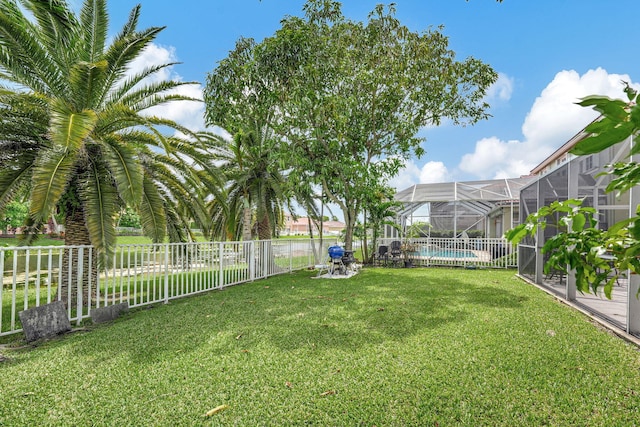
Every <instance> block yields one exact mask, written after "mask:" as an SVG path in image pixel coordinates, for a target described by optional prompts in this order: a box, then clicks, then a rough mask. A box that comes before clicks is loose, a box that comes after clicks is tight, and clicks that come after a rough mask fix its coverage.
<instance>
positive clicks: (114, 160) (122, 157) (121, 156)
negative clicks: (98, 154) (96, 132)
mask: <svg viewBox="0 0 640 427" xmlns="http://www.w3.org/2000/svg"><path fill="white" fill-rule="evenodd" d="M105 142H106V144H104V145H103V147H104V151H103V152H104V156H105V160H106V161H107V163H108V164H109V169H110V172H111V175H112V176H113V179H114V180H115V182H116V186H117V188H118V193H119V195H120V197H121V198H122V200H124V201H125V203H127V204H128V205H129V206H131V207H134V208H137V206H139V204H140V201H141V200H142V189H143V184H142V181H143V171H142V167H141V165H140V164H139V163H138V161H137V159H138V156H137V155H136V152H135V151H134V150H133V149H132V148H130V147H128V146H127V145H126V142H125V141H123V140H122V138H121V137H118V136H115V135H112V136H111V137H109V138H107V139H105Z"/></svg>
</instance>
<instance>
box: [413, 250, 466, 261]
mask: <svg viewBox="0 0 640 427" xmlns="http://www.w3.org/2000/svg"><path fill="white" fill-rule="evenodd" d="M420 255H421V256H426V257H434V258H435V257H437V258H456V259H458V258H477V256H476V254H474V253H473V252H471V251H465V250H460V249H427V248H424V249H422V250H421V251H420Z"/></svg>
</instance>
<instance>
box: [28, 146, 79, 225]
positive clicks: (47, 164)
mask: <svg viewBox="0 0 640 427" xmlns="http://www.w3.org/2000/svg"><path fill="white" fill-rule="evenodd" d="M76 157H77V151H68V150H65V149H62V148H60V147H58V148H54V149H52V150H49V151H47V152H43V153H42V154H41V156H40V159H39V160H38V163H37V164H36V167H35V168H34V170H33V175H32V181H33V183H32V185H33V187H32V190H31V205H30V209H29V215H30V216H31V218H32V219H33V220H34V221H35V222H46V221H47V220H48V219H49V216H50V215H51V214H52V213H53V212H54V208H55V205H56V203H57V202H58V200H59V199H60V197H61V196H62V194H63V193H64V192H65V190H66V189H67V183H68V182H69V180H70V179H71V177H72V175H73V173H74V170H75V164H76V163H75V162H76Z"/></svg>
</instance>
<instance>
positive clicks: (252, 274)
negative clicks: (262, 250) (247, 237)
mask: <svg viewBox="0 0 640 427" xmlns="http://www.w3.org/2000/svg"><path fill="white" fill-rule="evenodd" d="M245 245H246V243H245ZM248 256H249V280H250V281H252V282H253V281H254V280H256V245H255V241H254V240H251V241H250V242H249V251H248Z"/></svg>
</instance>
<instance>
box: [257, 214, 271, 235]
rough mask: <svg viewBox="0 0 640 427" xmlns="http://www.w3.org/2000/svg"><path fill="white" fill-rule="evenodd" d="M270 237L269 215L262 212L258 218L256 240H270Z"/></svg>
mask: <svg viewBox="0 0 640 427" xmlns="http://www.w3.org/2000/svg"><path fill="white" fill-rule="evenodd" d="M271 237H272V236H271V221H269V215H267V214H264V215H262V216H261V218H259V219H258V240H270V239H271Z"/></svg>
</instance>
